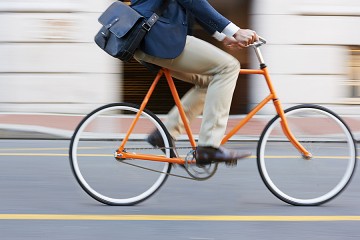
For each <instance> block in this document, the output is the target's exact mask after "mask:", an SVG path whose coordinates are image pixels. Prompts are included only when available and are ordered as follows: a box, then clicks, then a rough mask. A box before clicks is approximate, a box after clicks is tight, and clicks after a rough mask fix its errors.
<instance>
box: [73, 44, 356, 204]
mask: <svg viewBox="0 0 360 240" xmlns="http://www.w3.org/2000/svg"><path fill="white" fill-rule="evenodd" d="M265 43H266V41H265V40H263V39H261V40H260V41H258V42H256V43H255V44H253V45H252V47H253V48H254V50H255V53H256V56H257V59H258V60H259V63H260V68H259V69H242V70H241V71H240V74H256V75H262V76H263V77H264V78H265V81H266V83H267V86H268V88H269V91H270V93H269V95H268V96H266V97H265V98H264V100H263V101H261V102H260V103H259V104H258V105H257V106H256V107H255V108H254V109H253V110H252V111H251V112H250V113H249V114H248V115H247V116H246V117H245V118H244V119H242V120H241V121H240V122H239V123H238V124H237V125H236V126H235V127H234V128H233V129H232V130H230V131H229V132H228V133H227V134H226V136H224V138H223V141H222V144H227V143H228V142H231V141H229V140H230V138H231V137H233V136H234V135H235V134H236V133H237V132H238V130H239V129H240V128H241V127H242V126H244V125H245V124H246V123H247V122H249V120H250V119H251V118H252V117H253V116H254V115H255V114H256V113H257V112H258V111H259V110H260V109H262V108H263V107H264V106H265V105H266V104H267V103H269V102H270V101H272V102H273V105H274V107H275V109H276V112H277V115H276V116H275V117H274V118H273V119H272V120H271V121H270V122H269V123H268V124H267V125H266V127H265V129H264V130H263V132H262V134H261V136H260V139H259V141H258V146H257V165H258V171H259V173H260V175H261V178H262V180H263V181H264V183H265V185H266V186H267V188H268V189H269V190H270V191H271V192H272V193H273V194H274V195H275V196H276V197H278V198H279V199H281V200H282V201H284V202H286V203H289V204H292V205H302V206H309V205H310V206H311V205H320V204H323V203H325V202H328V201H329V200H331V199H333V198H335V197H336V196H338V195H339V194H340V193H341V192H342V191H343V190H344V189H345V188H346V186H347V185H348V183H349V182H350V180H351V177H352V176H353V173H354V170H355V166H356V145H355V144H356V143H355V141H354V138H353V136H352V133H351V131H350V130H349V128H348V126H347V125H346V124H345V122H344V121H343V120H342V119H341V118H340V117H339V116H338V115H337V114H335V113H334V112H332V111H330V110H328V109H326V108H324V107H321V106H317V105H298V106H294V107H291V108H289V109H287V110H285V111H284V110H283V109H282V106H281V104H280V101H279V99H278V96H277V94H276V92H275V89H274V86H273V85H272V82H271V79H270V75H269V72H268V69H267V66H266V64H265V62H264V59H263V56H262V54H261V51H260V47H261V46H262V45H264V44H265ZM162 76H165V78H166V80H167V82H168V84H169V87H170V90H171V93H172V95H173V97H174V100H175V103H176V106H177V107H178V109H179V112H180V115H181V118H182V121H183V122H184V125H185V129H186V135H187V137H188V141H186V142H183V141H181V142H179V146H180V145H181V147H179V146H178V147H175V146H173V144H172V141H171V140H170V135H169V133H168V131H167V129H166V128H165V127H164V125H163V123H162V122H161V120H160V119H159V118H158V117H157V116H156V115H155V114H154V113H152V112H151V111H149V110H148V109H146V104H147V102H148V100H149V98H150V96H151V94H152V93H153V90H154V88H155V86H156V84H157V83H158V81H159V80H160V79H161V77H162ZM154 129H157V130H158V131H159V132H160V134H161V137H162V139H163V142H164V147H163V148H157V147H153V146H152V145H150V144H149V143H147V141H146V138H147V136H148V135H149V134H150V133H151V132H152V131H153V130H154ZM177 144H178V143H177ZM174 148H176V150H177V151H183V153H182V154H181V155H180V156H181V157H174V154H173V153H174ZM195 151H196V141H195V138H194V136H193V134H192V129H191V128H190V126H189V124H188V122H187V120H186V117H185V114H184V111H183V108H182V105H181V102H180V98H179V96H178V93H177V91H176V88H175V85H174V82H173V79H172V77H171V75H170V73H169V71H168V70H167V69H161V70H160V71H159V73H158V74H157V76H156V78H155V79H154V81H153V83H152V85H151V87H150V89H149V91H148V93H147V94H146V96H145V98H144V100H143V102H142V104H141V105H140V106H139V105H135V104H130V103H114V104H108V105H105V106H103V107H100V108H98V109H96V110H94V111H93V112H91V113H90V114H89V115H87V116H86V117H85V118H84V119H83V120H82V121H81V123H80V124H79V126H78V127H77V128H76V130H75V132H74V135H73V136H72V139H71V144H70V151H69V154H70V163H71V168H72V171H73V173H74V175H75V177H76V179H77V181H78V183H79V184H80V186H81V187H82V188H83V189H84V190H85V191H86V192H87V193H88V194H89V195H90V196H91V197H93V198H94V199H96V200H98V201H100V202H102V203H104V204H108V205H134V204H137V203H140V202H142V201H144V200H145V199H147V198H149V197H150V196H152V195H153V194H154V193H155V192H156V191H157V190H158V189H159V188H160V187H161V186H162V185H163V184H164V182H165V181H166V179H167V178H168V176H176V177H182V178H186V179H191V180H206V179H208V178H210V177H211V176H213V175H214V173H215V172H216V170H217V167H218V165H217V164H212V165H207V166H205V167H199V166H197V165H196V164H195V163H196V160H195V158H194V152H195ZM171 156H172V157H171ZM173 164H180V165H182V166H183V168H184V169H185V173H187V174H186V175H185V174H184V175H179V174H172V173H171V172H170V171H171V167H172V165H173Z"/></svg>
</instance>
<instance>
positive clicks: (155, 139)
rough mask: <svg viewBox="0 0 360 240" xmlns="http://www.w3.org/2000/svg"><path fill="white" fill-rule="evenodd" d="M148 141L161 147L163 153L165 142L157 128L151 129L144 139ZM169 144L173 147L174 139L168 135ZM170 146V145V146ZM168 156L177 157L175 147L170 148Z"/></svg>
mask: <svg viewBox="0 0 360 240" xmlns="http://www.w3.org/2000/svg"><path fill="white" fill-rule="evenodd" d="M146 141H147V142H148V143H150V144H151V145H152V146H154V147H158V148H161V151H163V152H164V153H165V148H164V147H165V144H164V141H163V139H162V137H161V135H160V132H159V130H157V129H156V130H155V131H153V132H152V133H151V134H150V135H149V136H148V137H147V139H146ZM170 141H171V146H172V147H175V143H174V139H172V137H170ZM171 146H170V147H171ZM170 158H179V154H178V153H177V152H176V149H170Z"/></svg>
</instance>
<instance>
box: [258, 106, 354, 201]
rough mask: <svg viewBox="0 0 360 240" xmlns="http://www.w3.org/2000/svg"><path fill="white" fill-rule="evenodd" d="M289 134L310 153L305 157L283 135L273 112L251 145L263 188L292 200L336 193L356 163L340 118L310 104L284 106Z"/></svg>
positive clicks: (319, 198)
mask: <svg viewBox="0 0 360 240" xmlns="http://www.w3.org/2000/svg"><path fill="white" fill-rule="evenodd" d="M285 115H286V119H287V121H288V124H289V127H290V130H291V132H292V133H293V135H294V136H295V138H296V139H297V140H298V141H299V142H300V143H301V144H302V145H303V146H304V147H305V148H306V149H307V150H308V151H310V152H311V154H312V155H313V156H312V159H310V160H306V159H304V158H303V157H302V155H301V153H299V152H298V151H297V149H296V148H294V146H293V145H292V143H291V142H290V141H289V140H288V138H287V137H286V136H285V135H284V133H283V131H282V127H281V124H280V122H281V119H280V117H279V116H276V117H274V118H273V119H272V120H271V121H270V122H269V123H268V125H267V126H266V127H265V129H264V131H263V133H262V135H261V138H260V141H259V144H258V148H257V163H258V170H259V172H260V175H261V178H262V180H263V181H264V183H265V185H266V186H267V188H268V189H269V190H270V191H271V192H272V193H273V194H274V195H275V196H276V197H278V198H279V199H281V200H283V201H284V202H287V203H289V204H292V205H301V206H312V205H320V204H323V203H325V202H328V201H330V200H331V199H333V198H335V197H336V196H338V195H339V194H340V193H341V192H342V191H343V190H344V189H345V188H346V186H347V185H348V183H349V182H350V180H351V177H352V176H353V173H354V170H355V166H356V145H355V141H354V138H353V136H352V134H351V132H350V130H349V128H348V127H347V125H346V124H345V123H344V121H343V120H342V119H341V118H340V117H339V116H338V115H336V114H335V113H334V112H332V111H330V110H328V109H326V108H323V107H320V106H315V105H299V106H295V107H292V108H290V109H288V110H286V111H285Z"/></svg>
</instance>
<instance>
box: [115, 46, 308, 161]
mask: <svg viewBox="0 0 360 240" xmlns="http://www.w3.org/2000/svg"><path fill="white" fill-rule="evenodd" d="M263 44H264V43H261V42H258V43H255V44H253V47H254V50H255V53H256V56H257V58H258V61H259V63H260V69H241V70H240V74H246V75H248V74H250V75H262V76H263V77H264V78H265V81H266V83H267V86H268V89H269V92H270V93H269V95H268V96H266V97H265V98H264V99H263V100H262V101H261V102H260V103H258V104H257V106H256V107H255V108H253V109H252V110H251V111H250V113H248V114H247V115H246V117H245V118H244V119H242V120H241V121H240V122H239V123H238V124H237V125H236V126H235V127H233V128H232V129H231V130H230V132H229V133H227V134H226V135H225V136H224V138H223V140H222V142H221V144H225V143H226V142H227V141H228V140H229V139H230V138H231V137H232V136H234V135H235V134H236V132H238V131H239V130H240V129H241V128H242V127H243V126H244V125H245V124H246V123H247V122H249V121H250V120H251V119H252V117H253V116H254V115H255V114H256V113H258V112H259V111H260V110H261V109H262V108H263V107H264V106H265V105H266V104H267V103H268V102H270V101H273V104H274V107H275V109H276V112H277V114H278V115H279V116H280V119H281V126H282V130H283V132H284V134H285V136H286V137H287V138H288V139H289V141H290V142H291V143H292V144H293V145H294V147H295V148H296V149H297V150H298V151H299V152H300V153H301V154H302V155H303V157H304V158H305V159H310V158H311V153H310V152H309V151H307V150H306V149H305V148H304V147H303V146H302V145H301V144H300V142H299V141H298V140H297V139H296V138H295V137H294V135H293V134H292V133H291V130H290V128H289V126H288V123H287V120H286V116H285V113H284V110H283V108H282V106H281V103H280V101H279V99H278V97H277V94H276V92H275V89H274V86H273V84H272V81H271V78H270V74H269V71H268V68H267V66H266V64H265V62H264V59H263V57H262V54H261V51H260V49H259V47H260V46H261V45H263ZM163 75H165V78H166V80H167V82H168V84H169V87H170V90H171V93H172V96H173V98H174V101H175V104H176V106H177V108H178V110H179V113H180V116H181V120H182V122H183V123H184V127H185V130H186V133H187V136H188V138H189V141H190V144H191V146H192V147H193V149H196V142H195V139H194V137H193V134H192V132H191V129H190V125H189V123H188V121H187V119H186V116H185V112H184V109H183V107H182V104H181V100H180V97H179V94H178V92H177V90H176V87H175V84H174V81H173V79H172V77H171V75H170V72H169V70H168V69H161V70H160V71H159V72H158V74H157V76H156V77H155V79H154V81H153V83H152V85H151V86H150V88H149V90H148V92H147V94H146V96H145V98H144V100H143V102H142V104H141V105H140V110H139V112H138V113H137V114H136V116H135V119H134V120H133V122H132V124H131V126H130V128H129V130H128V132H127V133H126V136H125V138H124V140H123V141H122V143H121V145H120V147H119V148H118V150H117V152H116V153H115V157H117V158H120V159H121V158H135V159H139V160H150V161H160V162H169V163H177V164H185V160H184V159H182V158H167V157H164V156H156V155H151V154H134V153H128V152H126V151H124V149H125V144H126V142H127V141H128V139H129V136H130V134H131V133H132V131H133V129H134V127H135V125H136V123H137V121H138V119H139V117H140V115H141V113H142V111H143V110H144V109H145V107H146V105H147V103H148V101H149V99H150V97H151V95H152V93H153V91H154V89H155V87H156V85H157V83H158V82H159V80H160V78H161V77H162V76H163ZM191 163H192V162H191Z"/></svg>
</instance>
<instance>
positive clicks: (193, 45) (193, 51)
mask: <svg viewBox="0 0 360 240" xmlns="http://www.w3.org/2000/svg"><path fill="white" fill-rule="evenodd" d="M135 58H136V59H137V60H142V61H145V62H149V63H152V64H156V65H158V66H161V67H165V68H168V69H169V70H170V73H171V75H172V76H173V77H175V78H177V79H179V80H182V81H186V82H190V83H193V84H194V85H195V86H194V87H193V88H192V89H190V90H189V91H188V92H187V93H186V94H185V95H184V96H183V98H182V99H181V102H182V104H183V107H184V110H185V114H186V117H187V119H188V121H189V122H191V121H192V120H193V119H194V118H196V117H197V116H198V115H200V114H201V113H203V120H202V124H201V128H200V133H199V140H198V145H199V146H212V147H219V146H220V143H221V140H222V138H223V137H224V134H225V130H226V125H227V121H228V117H229V111H230V105H231V100H232V96H233V93H234V89H235V85H236V81H237V78H238V75H239V71H240V63H239V61H238V60H237V59H236V58H234V57H233V56H231V55H230V54H228V53H226V52H224V51H222V50H221V49H219V48H217V47H215V46H213V45H212V44H210V43H208V42H205V41H203V40H200V39H198V38H195V37H192V36H188V37H187V40H186V45H185V48H184V51H183V52H182V53H181V55H179V56H178V57H177V58H175V59H162V58H157V57H153V56H149V55H147V54H145V53H144V52H142V51H140V50H138V51H137V52H136V53H135ZM165 126H166V128H167V129H168V130H169V133H170V134H171V136H172V137H173V138H174V139H176V138H177V137H178V136H179V135H180V134H181V133H184V125H183V123H182V121H181V118H180V115H179V112H178V110H177V108H176V107H174V108H173V109H172V110H171V111H170V112H169V115H168V119H167V121H166V122H165Z"/></svg>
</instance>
